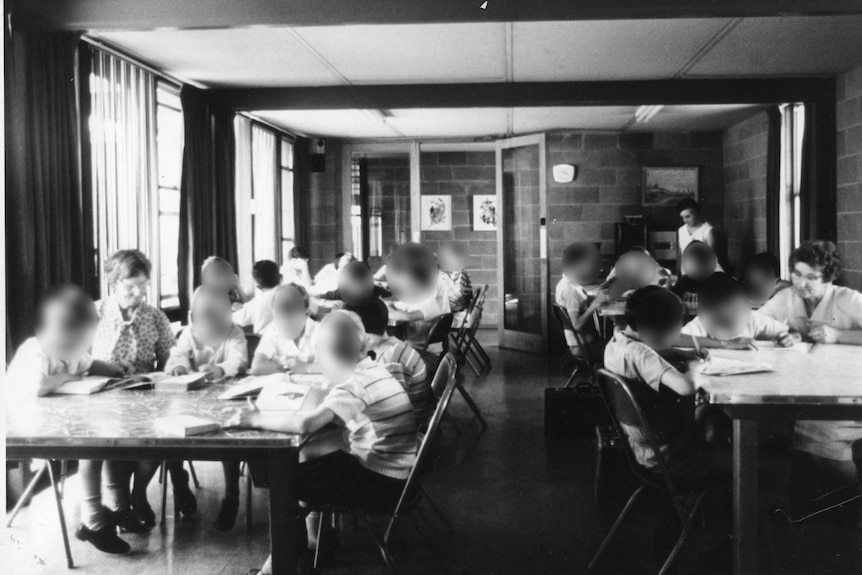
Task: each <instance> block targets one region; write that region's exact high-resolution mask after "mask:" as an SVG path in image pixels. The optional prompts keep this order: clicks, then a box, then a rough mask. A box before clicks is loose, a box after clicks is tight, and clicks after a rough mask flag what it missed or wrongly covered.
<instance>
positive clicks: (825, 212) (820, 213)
mask: <svg viewBox="0 0 862 575" xmlns="http://www.w3.org/2000/svg"><path fill="white" fill-rule="evenodd" d="M835 106H836V104H835V92H834V90H831V91H829V93H825V94H823V95H822V96H821V97H820V98H819V99H818V100H816V101H813V102H805V132H804V134H803V141H802V178H801V179H802V181H801V186H800V190H799V200H800V209H801V212H802V213H801V216H802V218H801V225H802V229H801V232H802V239H803V240H807V239H814V238H816V239H819V240H831V241H833V242H834V241H836V240H837V236H838V229H837V228H838V224H837V208H838V202H837V196H836V158H837V155H836V153H837V151H836V125H835Z"/></svg>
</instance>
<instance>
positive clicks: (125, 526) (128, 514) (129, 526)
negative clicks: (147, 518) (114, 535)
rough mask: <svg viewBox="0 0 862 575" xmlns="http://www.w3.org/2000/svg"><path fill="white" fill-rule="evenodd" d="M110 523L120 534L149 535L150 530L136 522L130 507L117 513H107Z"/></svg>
mask: <svg viewBox="0 0 862 575" xmlns="http://www.w3.org/2000/svg"><path fill="white" fill-rule="evenodd" d="M108 518H110V520H111V523H113V524H114V525H116V526H117V528H118V529H119V530H120V533H149V531H150V528H149V527H147V526H146V525H144V524H143V523H141V522H140V521H138V519H137V517H135V514H134V513H132V508H131V507H126V508H125V509H120V510H119V511H108Z"/></svg>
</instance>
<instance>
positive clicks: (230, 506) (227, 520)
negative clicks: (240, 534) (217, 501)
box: [215, 497, 239, 531]
mask: <svg viewBox="0 0 862 575" xmlns="http://www.w3.org/2000/svg"><path fill="white" fill-rule="evenodd" d="M238 512H239V497H228V498H227V499H222V500H221V509H219V512H218V516H217V517H216V520H215V526H216V529H218V530H219V531H230V530H231V529H233V526H234V525H235V524H236V514H237V513H238Z"/></svg>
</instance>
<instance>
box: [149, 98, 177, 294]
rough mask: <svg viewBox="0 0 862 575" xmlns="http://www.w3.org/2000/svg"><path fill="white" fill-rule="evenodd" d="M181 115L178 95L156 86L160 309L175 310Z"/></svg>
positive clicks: (157, 233) (156, 237)
mask: <svg viewBox="0 0 862 575" xmlns="http://www.w3.org/2000/svg"><path fill="white" fill-rule="evenodd" d="M183 132H184V130H183V111H182V106H181V104H180V96H179V92H178V91H177V90H176V89H175V88H174V87H172V86H170V85H168V84H165V83H164V82H159V84H158V88H157V89H156V149H157V161H158V175H159V181H158V201H157V211H158V213H157V218H156V226H155V228H154V230H153V231H154V233H155V235H154V239H153V245H154V246H156V247H157V250H158V257H157V258H156V261H157V262H158V264H157V268H158V288H157V289H158V295H159V300H160V306H161V308H162V309H173V308H178V307H179V305H180V297H179V293H180V292H179V277H178V276H179V269H178V259H179V253H178V239H179V237H180V179H181V175H182V168H183V136H184V133H183Z"/></svg>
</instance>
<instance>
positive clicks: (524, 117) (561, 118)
mask: <svg viewBox="0 0 862 575" xmlns="http://www.w3.org/2000/svg"><path fill="white" fill-rule="evenodd" d="M635 110H637V108H636V107H633V106H601V107H590V108H583V107H582V108H577V107H565V108H515V109H514V110H513V112H512V117H513V122H512V126H513V131H514V132H515V133H516V134H529V133H532V132H545V131H548V130H564V129H571V130H619V129H621V128H622V127H623V126H625V125H626V123H627V122H628V121H629V120H631V118H632V116H634V113H635Z"/></svg>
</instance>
